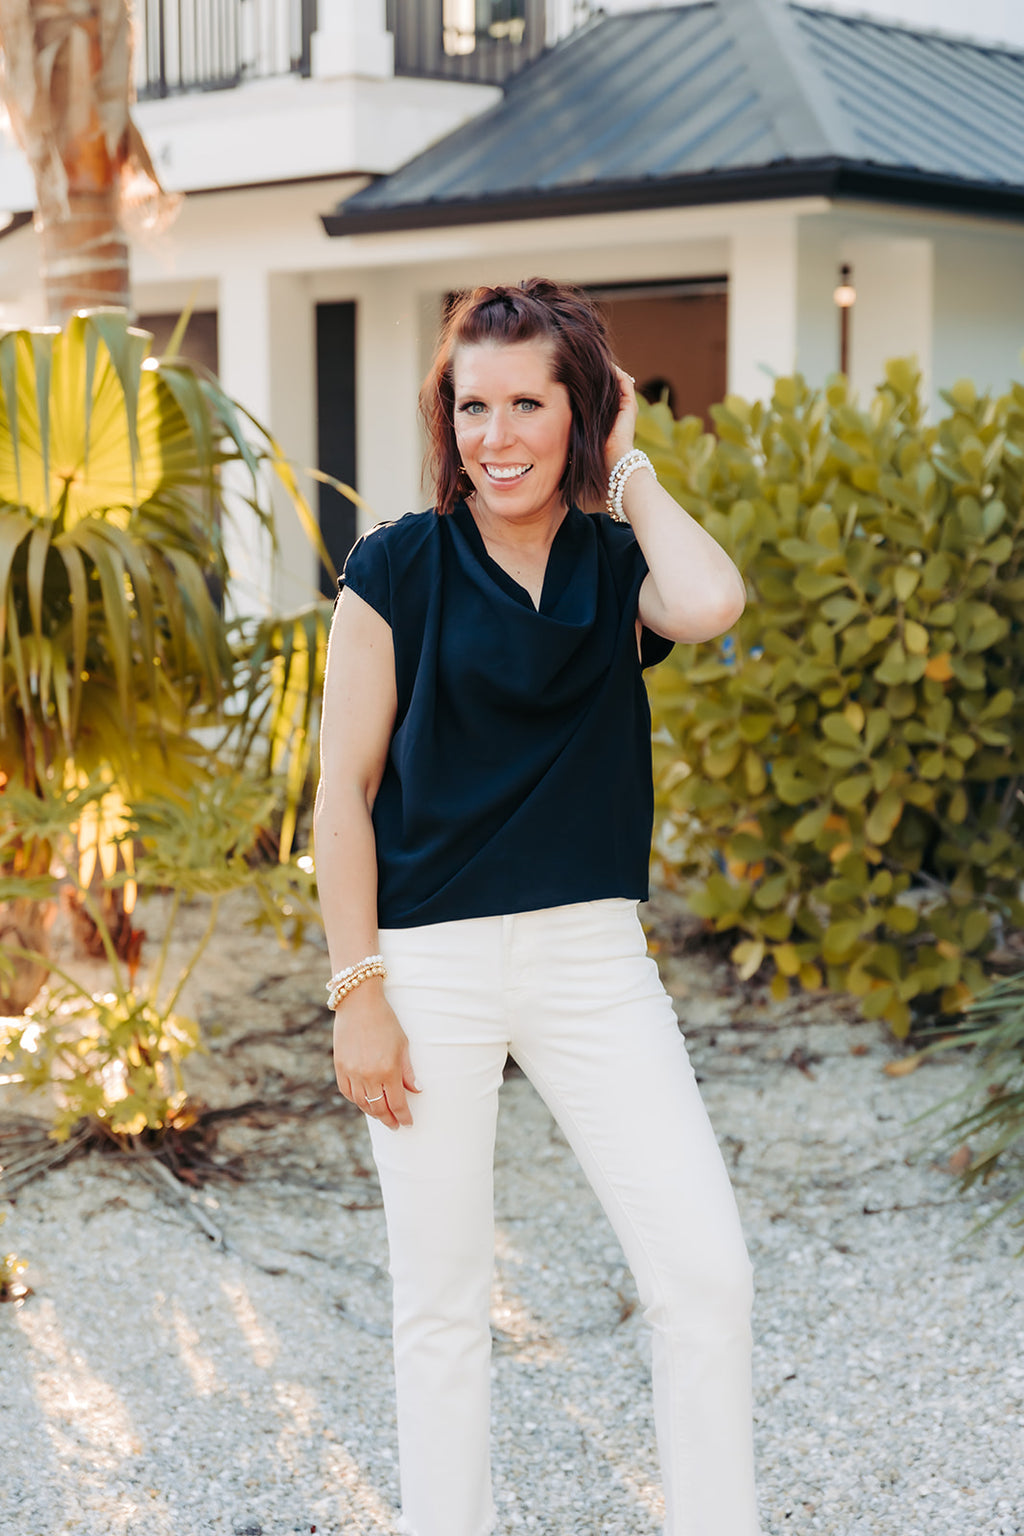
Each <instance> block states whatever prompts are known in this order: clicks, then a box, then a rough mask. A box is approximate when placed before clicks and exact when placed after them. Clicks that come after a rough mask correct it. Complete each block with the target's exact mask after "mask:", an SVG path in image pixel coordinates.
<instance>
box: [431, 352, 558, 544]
mask: <svg viewBox="0 0 1024 1536" xmlns="http://www.w3.org/2000/svg"><path fill="white" fill-rule="evenodd" d="M553 359H554V349H553V346H552V343H551V342H549V341H544V340H539V339H538V340H536V341H517V342H513V343H509V344H506V345H502V344H501V343H497V342H485V341H482V342H473V343H470V344H467V345H463V346H460V347H458V348H457V349H456V351H455V356H454V359H453V370H452V382H453V385H454V390H455V438H456V442H457V443H458V448H459V455H460V459H461V462H462V463H463V464H464V465H465V468H466V472H467V474H468V475H469V478H470V480H472V482H473V488H474V490H475V492H476V502H475V506H476V509H477V511H481V510H482V511H483V512H484V513H485V514H489V515H492V516H495V517H501V518H507V519H510V520H512V521H515V522H530V521H533V520H539V519H542V518H544V517H547V516H549V515H554V514H556V513H559V512H561V511H562V510H563V507H564V501H563V497H562V493H561V491H560V489H559V482H560V481H561V479H562V476H563V474H564V473H565V466H566V462H567V460H568V456H569V428H570V426H571V425H572V407H571V406H570V403H569V391H568V390H567V389H566V387H565V385H564V384H558V383H556V382H555V380H554V379H553V378H552V376H551V369H552V363H553Z"/></svg>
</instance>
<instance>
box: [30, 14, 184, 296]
mask: <svg viewBox="0 0 1024 1536" xmlns="http://www.w3.org/2000/svg"><path fill="white" fill-rule="evenodd" d="M0 50H2V52H3V62H4V76H3V94H4V98H5V101H6V105H7V109H8V112H9V114H10V118H11V125H12V127H13V128H14V131H15V133H16V134H17V137H18V140H19V142H20V143H21V145H22V148H23V149H24V150H25V153H26V155H27V156H28V160H29V164H30V165H31V167H32V174H33V177H34V178H35V183H36V200H37V213H36V225H37V228H38V229H39V232H40V235H41V237H42V275H43V282H44V286H45V290H46V298H47V307H48V309H49V318H50V321H51V323H52V324H55V325H63V324H64V322H65V321H66V320H67V318H68V316H69V315H71V314H72V313H73V312H74V311H75V310H76V309H90V308H94V307H96V306H98V305H117V306H118V307H121V308H124V309H128V308H129V307H130V305H131V289H130V285H129V271H128V240H127V238H126V236H125V233H124V230H123V228H122V224H121V218H122V213H123V211H124V206H125V205H124V201H123V198H124V190H125V177H126V173H128V172H131V173H133V177H132V179H133V182H137V186H136V187H135V188H134V192H135V198H134V201H135V202H136V203H137V204H139V205H140V206H141V215H140V222H142V223H143V224H146V225H149V226H151V227H160V226H162V225H166V223H167V222H169V219H170V218H171V217H173V214H174V213H175V212H176V209H177V203H178V201H180V200H179V199H176V198H169V197H167V196H166V195H165V194H164V193H163V191H162V189H161V187H160V184H159V181H158V179H157V176H156V172H155V171H154V169H153V166H152V163H151V161H150V158H149V155H148V154H147V153H146V148H145V145H144V144H143V142H142V139H141V137H140V135H139V133H138V130H137V129H136V128H135V126H134V124H133V122H132V120H131V115H130V112H129V103H130V101H131V95H132V78H131V16H130V12H129V0H0ZM137 212H138V210H137Z"/></svg>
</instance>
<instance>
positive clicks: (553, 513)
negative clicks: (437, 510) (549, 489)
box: [466, 491, 569, 550]
mask: <svg viewBox="0 0 1024 1536" xmlns="http://www.w3.org/2000/svg"><path fill="white" fill-rule="evenodd" d="M466 505H467V506H468V507H469V510H470V512H471V513H472V514H473V519H474V521H475V522H476V525H477V527H478V528H479V529H480V532H481V533H482V534H483V536H484V538H485V539H486V540H487V541H488V543H491V544H500V545H503V546H505V547H506V548H514V549H522V550H541V549H543V550H547V549H549V548H550V546H551V542H552V540H553V539H554V537H555V534H556V533H557V532H558V530H559V528H560V527H561V525H562V522H563V520H564V518H565V515H566V513H567V512H568V510H569V509H568V507H567V506H566V505H565V503H564V502H561V501H560V502H558V503H557V504H555V505H553V506H550V507H544V508H541V509H540V510H539V511H537V512H530V513H527V514H526V515H525V516H524V517H521V518H518V517H517V518H511V517H502V516H500V515H499V514H496V513H494V512H491V511H489V510H488V508H487V507H486V506H483V505H482V504H481V501H480V497H479V496H478V495H477V494H476V492H475V491H474V492H473V493H472V494H471V495H469V496H467V497H466Z"/></svg>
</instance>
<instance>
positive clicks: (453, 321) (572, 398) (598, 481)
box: [420, 277, 619, 512]
mask: <svg viewBox="0 0 1024 1536" xmlns="http://www.w3.org/2000/svg"><path fill="white" fill-rule="evenodd" d="M538 339H542V340H544V341H550V342H551V344H552V347H553V349H554V355H553V359H552V376H553V377H554V379H555V381H556V383H558V384H564V385H565V387H566V389H567V390H568V392H569V403H570V405H571V407H572V425H571V427H570V429H569V457H568V462H567V464H566V467H565V473H564V474H563V476H562V480H561V489H562V494H563V495H564V497H565V499H566V503H567V504H568V505H570V506H571V505H573V504H574V503H575V504H576V505H579V506H585V505H586V504H587V503H588V502H591V503H592V502H595V501H600V500H602V499H603V497H604V495H605V491H606V489H607V481H608V466H607V463H606V460H605V444H606V443H607V441H608V436H609V433H610V432H611V430H612V427H613V425H614V424H615V418H616V416H617V415H618V410H619V381H618V379H617V377H616V375H615V366H614V364H613V362H612V353H611V346H610V344H609V340H608V331H607V328H606V326H605V323H604V319H603V318H602V316H601V313H600V311H599V310H598V309H597V307H596V306H595V305H594V304H593V303H592V302H591V300H590V299H588V298H587V296H586V294H585V293H582V292H581V291H580V289H578V288H570V287H568V286H566V285H565V284H562V283H553V282H550V281H548V279H546V278H542V277H530V278H527V279H526V280H525V281H524V282H521V283H517V284H515V285H514V286H513V287H507V288H506V287H501V288H474V289H473V290H472V292H471V293H465V294H463V295H461V297H460V298H458V299H457V300H456V302H455V303H454V305H453V306H452V308H451V310H450V311H449V314H448V317H447V319H446V320H445V323H444V328H443V330H442V332H441V338H440V341H439V342H438V345H437V351H436V353H435V354H434V361H433V364H432V365H431V369H430V372H429V373H428V374H427V377H426V381H425V383H424V385H423V388H422V390H421V391H420V411H421V412H422V415H423V419H424V422H425V423H426V428H427V452H426V460H425V465H426V470H427V473H428V474H429V476H430V478H431V480H432V481H433V484H434V498H435V505H436V508H437V511H438V512H450V511H451V510H452V507H453V506H454V504H455V502H456V501H457V500H458V499H459V497H460V496H462V495H464V494H465V492H466V489H467V486H466V483H465V476H464V475H460V473H459V450H458V446H457V445H456V441H455V421H454V409H455V389H454V385H453V382H452V365H453V362H454V357H455V349H456V348H457V347H459V346H463V345H471V344H472V343H474V342H480V341H489V342H496V343H497V344H499V345H503V346H508V345H510V344H512V343H514V342H519V341H535V340H538Z"/></svg>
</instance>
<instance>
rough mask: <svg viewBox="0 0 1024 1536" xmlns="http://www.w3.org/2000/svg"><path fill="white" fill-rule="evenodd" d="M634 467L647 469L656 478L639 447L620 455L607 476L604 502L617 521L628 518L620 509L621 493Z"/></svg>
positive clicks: (648, 460) (627, 520)
mask: <svg viewBox="0 0 1024 1536" xmlns="http://www.w3.org/2000/svg"><path fill="white" fill-rule="evenodd" d="M635 469H649V470H650V472H651V474H652V475H654V478H655V480H657V478H658V477H657V475H655V474H654V465H653V464H652V463H651V461H650V459H649V458H648V457H647V455H646V453H644V452H642V450H641V449H639V448H631V449H630V450H629V452H628V453H624V454H623V455H622V458H621V459H619V460H618V461H617V463H616V464H615V467H614V468H613V470H612V472H611V474H610V475H609V476H608V500H607V502H606V503H605V505H606V506H607V508H608V511H609V513H610V514H611V516H612V517H613V518H614V519H615V521H616V522H617V523H628V522H629V518H628V517H625V516H624V515H623V511H622V493H623V491H624V490H625V489H626V481H627V480H628V479H629V477H630V475H631V474H632V473H633V471H634V470H635Z"/></svg>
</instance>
